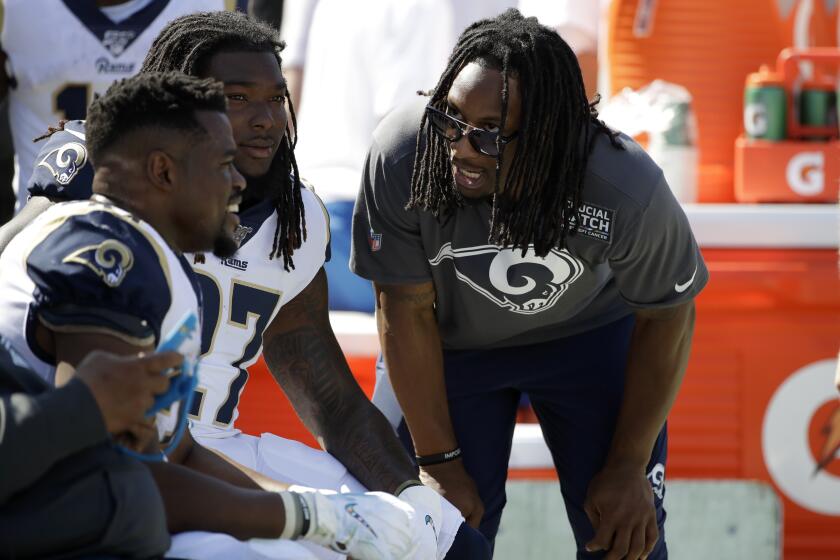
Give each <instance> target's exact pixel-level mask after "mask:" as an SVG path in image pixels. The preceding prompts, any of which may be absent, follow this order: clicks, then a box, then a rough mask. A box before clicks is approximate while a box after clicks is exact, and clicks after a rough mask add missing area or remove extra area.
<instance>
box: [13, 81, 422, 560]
mask: <svg viewBox="0 0 840 560" xmlns="http://www.w3.org/2000/svg"><path fill="white" fill-rule="evenodd" d="M225 108H226V100H225V96H224V92H223V90H222V88H221V85H220V84H218V83H216V82H213V81H212V80H199V79H197V78H192V77H188V76H185V75H183V74H180V73H168V74H161V73H146V74H142V75H139V76H137V77H134V78H131V79H128V80H124V81H122V82H119V83H117V84H115V85H114V86H112V87H111V88H110V89H109V90H108V91H107V93H106V94H105V95H104V96H103V97H100V98H99V99H97V100H96V101H95V102H94V103H93V104H92V105H91V107H90V111H89V120H88V135H87V138H86V145H81V144H79V143H78V142H75V143H74V144H75V145H73V146H69V145H65V146H63V147H62V148H61V149H60V150H59V151H62V150H63V152H64V154H63V155H67V156H69V154H70V153H71V152H73V151H76V152H79V151H84V152H87V154H88V155H89V156H90V158H91V160H92V162H93V164H94V167H95V170H96V172H95V175H94V178H93V192H94V193H95V194H94V195H93V197H92V199H91V200H88V201H81V202H70V203H65V204H57V205H55V206H52V207H51V208H50V209H48V210H47V211H45V212H44V213H43V214H41V215H40V216H39V217H38V218H37V219H36V220H34V221H33V222H32V223H31V224H30V225H29V226H27V227H26V228H25V229H24V230H23V231H22V232H21V233H20V234H19V235H17V236H16V237H15V239H14V240H13V241H12V242H11V243H10V244H9V246H8V248H7V250H6V251H5V252H4V253H3V255H2V257H0V270H2V273H0V305H2V306H3V309H4V311H5V312H4V314H3V316H2V317H0V335H2V336H4V337H6V338H7V339H8V340H9V341H10V343H11V344H12V346H13V347H14V348H15V350H16V351H17V352H19V353H20V354H22V355H23V356H24V357H25V359H27V360H28V361H29V362H30V363H31V365H32V368H33V370H34V371H35V372H36V373H37V374H39V375H40V376H41V377H42V378H44V379H46V380H49V381H54V382H56V383H57V384H61V383H63V382H64V381H65V379H66V378H67V377H68V376H69V375H72V371H71V369H72V367H73V366H75V365H76V364H78V363H79V362H80V361H81V360H82V359H84V358H85V357H86V356H87V355H88V354H89V353H91V352H92V351H95V350H106V351H110V352H113V353H116V354H136V353H137V352H139V351H149V350H151V349H153V348H155V347H156V346H157V344H158V342H159V341H160V339H161V336H162V335H164V334H166V333H168V332H170V331H171V330H172V328H173V326H175V325H176V324H177V323H178V322H179V320H180V319H181V318H182V317H184V316H185V315H186V314H188V313H193V314H195V315H199V314H200V309H199V307H200V301H201V297H200V292H199V287H198V283H197V281H196V278H195V275H194V273H193V272H192V269H191V268H190V266H189V263H188V262H187V260H186V259H185V257H184V255H183V252H184V251H205V250H211V249H212V250H213V251H214V252H215V253H216V254H218V255H220V256H223V257H224V256H227V255H230V254H231V253H232V251H233V250H235V249H236V244H235V242H234V238H233V234H234V229H235V228H236V226H237V224H238V223H239V218H238V217H237V216H236V214H235V212H236V210H237V209H238V204H239V201H240V200H241V191H242V189H243V188H244V181H243V178H242V176H241V175H240V174H239V173H238V172H237V170H236V168H235V167H234V166H233V159H234V156H235V154H236V148H235V143H234V140H233V137H232V134H231V127H230V122H229V120H228V118H227V116H226V114H225V112H224V111H225ZM76 139H78V138H76ZM48 161H54V163H56V164H57V165H61V164H62V162H66V161H68V158H63V157H61V156H58V155H56V157H55V160H52V159H49V160H48ZM53 171H56V170H55V169H54V170H53ZM57 175H59V176H61V173H60V172H58V173H57ZM179 350H180V351H181V352H182V353H183V354H184V356H185V357H186V358H187V359H188V360H191V361H195V360H197V359H198V354H199V351H200V340H199V338H198V337H197V336H196V337H193V338H191V339H190V340H188V341H187V342H186V343H185V344H183V345H181V346H180V347H179ZM177 413H178V410H177V407H173V408H170V409H169V411H161V412H160V413H159V414H158V415H157V430H156V431H152V433H151V434H149V430H147V429H145V428H146V426H145V425H143V426H135V427H132V428H129V429H128V430H126V433H125V434H124V437H123V438H122V441H123V442H131V443H132V447H134V448H135V449H143V450H147V451H153V450H155V449H158V437H154V436H155V435H156V433H155V432H157V433H162V436H163V439H165V438H166V437H167V435H168V434H167V433H166V432H169V431H171V430H172V428H173V418H174V417H176V416H177ZM150 435H151V437H149V436H150ZM168 459H169V462H165V461H161V462H152V463H149V464H148V467H149V469H150V470H151V472H152V474H153V476H154V478H155V481H156V483H157V485H158V488H159V490H160V493H161V496H162V498H163V502H164V507H165V509H166V519H167V523H168V528H169V530H170V532H172V533H179V532H183V531H191V530H205V531H215V532H218V533H226V534H227V535H231V536H232V537H235V538H230V537H228V538H227V540H226V541H224V542H223V543H222V545H219V543H216V545H215V546H214V549H213V550H207V549H205V550H195V549H193V550H190V551H186V553H185V554H184V556H190V557H201V558H206V557H208V556H209V555H210V554H211V553H213V554H225V555H226V556H227V557H232V558H234V557H235V558H243V557H261V556H260V555H259V554H257V553H255V552H252V551H251V549H250V547H249V545H248V544H247V543H243V542H241V541H239V540H236V539H249V538H263V539H273V540H274V542H273V543H271V544H273V545H275V546H273V547H272V552H273V554H274V555H277V554H278V553H286V552H288V553H289V554H291V555H296V556H293V557H300V556H301V554H305V553H306V550H305V549H303V548H301V547H300V546H299V545H297V544H296V543H292V542H289V541H287V540H284V541H280V540H277V539H278V538H283V539H296V538H304V539H307V540H309V541H312V542H313V543H316V544H317V545H319V546H329V547H331V548H333V549H334V550H337V551H340V552H342V553H344V554H352V555H353V556H354V557H356V558H371V559H379V558H396V557H412V555H415V554H419V555H420V557H428V554H431V555H434V552H433V551H434V548H435V545H434V542H433V541H430V539H429V538H428V531H427V530H426V529H425V527H424V524H423V521H422V520H421V519H420V518H419V517H418V516H417V515H415V512H414V510H413V508H411V507H410V506H409V505H407V504H405V503H404V502H402V501H400V500H397V499H396V498H394V497H393V496H390V495H388V494H384V493H369V494H346V495H341V494H334V495H325V494H321V493H318V492H315V491H305V490H300V491H292V492H290V491H285V490H284V487H282V486H280V485H277V484H274V485H273V486H272V487H273V488H277V489H279V490H280V491H279V492H276V493H275V492H265V491H262V490H261V489H260V487H259V485H258V484H257V482H256V481H255V480H254V479H252V478H249V477H248V476H246V475H245V474H244V473H243V472H242V471H240V470H238V469H236V468H235V467H233V466H232V465H231V464H230V463H228V462H227V461H225V460H223V459H222V458H220V457H219V456H218V455H216V454H214V453H212V452H210V451H208V450H206V449H204V448H203V447H201V446H200V445H198V444H196V443H195V442H194V441H193V440H192V438H191V436H190V435H189V431H187V432H186V433H185V435H184V437H183V438H182V439H181V442H180V444H179V445H178V447H177V448H176V449H175V450H174V451H172V452H171V453H170V454H169V456H168ZM261 482H263V483H265V484H270V481H266V480H263V481H261ZM175 540H177V536H176V538H175ZM287 549H288V550H287ZM281 557H282V556H281Z"/></svg>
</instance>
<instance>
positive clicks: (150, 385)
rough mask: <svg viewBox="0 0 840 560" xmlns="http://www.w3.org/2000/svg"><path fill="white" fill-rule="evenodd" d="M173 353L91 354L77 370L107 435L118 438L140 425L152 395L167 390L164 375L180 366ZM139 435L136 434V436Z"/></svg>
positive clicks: (176, 355) (181, 358)
mask: <svg viewBox="0 0 840 560" xmlns="http://www.w3.org/2000/svg"><path fill="white" fill-rule="evenodd" d="M182 361H183V357H182V356H181V355H180V354H178V353H175V352H162V353H160V354H148V355H142V354H141V355H138V356H116V355H114V354H108V353H105V352H99V351H96V352H91V353H90V354H88V355H87V356H86V357H85V359H84V360H82V361H81V362H80V363H79V366H78V367H77V368H76V377H78V378H79V379H81V380H82V381H83V382H84V383H85V384H86V385H87V386H88V388H89V389H90V392H91V393H92V394H93V398H94V399H95V400H96V404H97V405H99V410H100V412H101V413H102V419H103V420H104V421H105V429H106V430H107V431H108V433H111V434H119V433H121V432H126V431H128V430H130V429H131V427H132V426H134V425H135V424H142V423H143V422H144V421H145V420H146V418H145V415H146V411H147V410H148V409H149V408H150V407H151V406H152V403H154V397H155V395H159V394H161V393H165V392H166V390H167V389H168V388H169V379H170V378H169V377H167V376H166V375H164V371H165V370H168V369H170V368H175V367H177V366H179V365H180V364H181V362H182ZM135 435H138V434H135Z"/></svg>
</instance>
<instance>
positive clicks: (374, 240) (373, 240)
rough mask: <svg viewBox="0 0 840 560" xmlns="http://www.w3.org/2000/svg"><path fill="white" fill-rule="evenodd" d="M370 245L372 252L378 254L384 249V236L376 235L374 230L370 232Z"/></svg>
mask: <svg viewBox="0 0 840 560" xmlns="http://www.w3.org/2000/svg"><path fill="white" fill-rule="evenodd" d="M368 245H370V250H371V252H376V251H378V250H379V249H381V248H382V234H381V233H374V231H373V229H372V228H371V230H370V231H369V232H368Z"/></svg>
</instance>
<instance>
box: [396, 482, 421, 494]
mask: <svg viewBox="0 0 840 560" xmlns="http://www.w3.org/2000/svg"><path fill="white" fill-rule="evenodd" d="M412 486H423V483H422V482H420V481H419V480H416V479H415V480H406V481H405V482H403V483H402V484H400V485H399V486H397V489H396V490H394V496H399V495H400V494H402V493H403V491H404V490H406V489H408V488H411V487H412Z"/></svg>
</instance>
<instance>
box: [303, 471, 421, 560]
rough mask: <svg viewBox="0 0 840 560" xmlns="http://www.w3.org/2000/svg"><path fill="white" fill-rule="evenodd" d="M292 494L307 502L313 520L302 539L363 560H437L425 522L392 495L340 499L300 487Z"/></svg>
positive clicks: (307, 513)
mask: <svg viewBox="0 0 840 560" xmlns="http://www.w3.org/2000/svg"><path fill="white" fill-rule="evenodd" d="M289 490H290V491H291V492H292V493H294V494H296V495H297V496H298V497H299V498H300V499H301V501H302V506H303V509H304V516H303V517H304V518H307V517H308V527H304V528H303V531H302V533H301V535H300V538H303V539H307V540H309V541H311V542H314V543H317V544H319V545H321V546H325V547H327V548H329V549H331V550H334V551H336V552H339V553H341V554H347V555H350V556H352V557H353V558H356V559H358V560H390V559H400V560H402V559H408V558H412V559H414V558H416V559H418V560H432V559H434V558H435V557H436V554H435V541H434V538H433V536H432V535H431V534H430V533H429V531H428V530H427V529H426V526H425V523H424V521H423V520H422V519H420V518H419V517H418V516H417V514H416V513H415V511H414V508H413V507H411V506H410V505H409V504H407V503H406V502H404V501H402V500H399V499H397V498H396V497H394V496H392V495H390V494H386V493H384V492H366V493H364V494H336V493H331V492H329V491H318V490H314V489H311V488H303V487H299V486H293V487H291V488H290V489H289ZM305 525H307V523H304V526H305ZM430 537H431V538H430Z"/></svg>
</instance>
